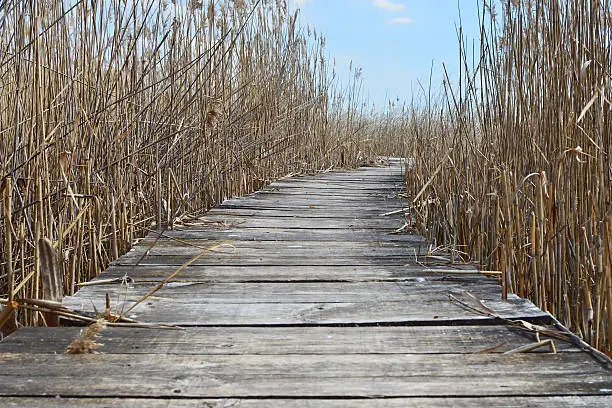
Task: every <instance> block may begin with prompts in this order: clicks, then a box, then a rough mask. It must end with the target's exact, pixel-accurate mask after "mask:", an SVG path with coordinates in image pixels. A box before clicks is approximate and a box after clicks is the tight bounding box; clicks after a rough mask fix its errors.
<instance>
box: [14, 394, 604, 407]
mask: <svg viewBox="0 0 612 408" xmlns="http://www.w3.org/2000/svg"><path fill="white" fill-rule="evenodd" d="M2 403H3V404H6V405H5V406H6V407H19V408H21V407H30V408H66V407H70V406H74V407H86V408H94V407H104V408H108V407H130V408H131V407H150V408H167V407H170V406H171V407H175V408H193V407H197V408H203V407H205V408H232V407H240V408H261V407H285V408H320V407H326V408H353V407H354V408H427V407H434V408H467V407H475V406H482V407H504V408H525V407H541V408H559V407H589V408H609V406H610V397H608V396H589V395H584V396H554V397H542V396H529V397H509V396H501V397H482V398H478V397H453V398H423V397H417V398H390V399H388V398H361V399H354V398H346V399H324V398H306V399H262V398H257V399H244V398H243V399H237V398H223V399H199V398H196V399H176V398H172V399H162V398H155V399H152V398H151V399H148V398H138V399H134V398H59V397H49V398H29V397H8V398H7V397H4V398H2Z"/></svg>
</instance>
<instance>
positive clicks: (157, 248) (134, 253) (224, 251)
mask: <svg viewBox="0 0 612 408" xmlns="http://www.w3.org/2000/svg"><path fill="white" fill-rule="evenodd" d="M222 242H223V241H222ZM189 244H190V245H187V244H181V243H177V242H173V241H157V242H155V241H154V242H151V244H150V245H149V246H144V245H141V246H138V247H135V248H132V250H131V251H130V252H128V253H127V254H126V255H125V256H124V257H122V258H121V259H132V258H133V257H140V256H142V255H144V254H146V255H147V256H148V257H155V256H157V257H168V256H187V257H194V256H196V255H198V254H200V253H201V252H202V251H203V250H205V249H206V248H210V247H209V246H207V245H206V242H198V241H195V243H189ZM199 244H204V245H199ZM223 245H225V246H221V247H216V248H215V249H213V250H212V251H214V252H211V253H210V255H211V256H212V257H219V258H223V257H232V258H238V257H239V258H245V259H248V258H249V257H277V256H278V255H279V253H282V254H283V255H285V256H288V257H314V256H319V257H321V258H330V257H336V256H338V255H339V254H341V256H342V257H343V258H346V257H356V258H363V257H402V256H403V257H410V256H412V257H414V255H427V253H428V251H429V248H428V247H426V246H425V245H424V244H423V243H419V242H416V243H404V245H398V244H396V243H388V245H385V246H382V245H375V244H372V245H368V244H367V243H364V242H361V243H355V244H354V245H353V243H351V242H335V243H334V244H333V245H331V244H330V243H320V242H316V241H312V242H310V243H301V242H299V241H298V242H295V241H284V242H277V243H272V242H270V241H266V242H263V243H260V242H256V241H253V242H251V241H237V242H234V241H226V243H224V244H223Z"/></svg>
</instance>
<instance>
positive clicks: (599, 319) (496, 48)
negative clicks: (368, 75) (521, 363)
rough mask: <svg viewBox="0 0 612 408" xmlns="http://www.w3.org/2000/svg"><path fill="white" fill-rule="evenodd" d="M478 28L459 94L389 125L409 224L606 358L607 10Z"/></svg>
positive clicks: (495, 18) (594, 7) (537, 9)
mask: <svg viewBox="0 0 612 408" xmlns="http://www.w3.org/2000/svg"><path fill="white" fill-rule="evenodd" d="M495 5H497V10H496V9H495V8H494V6H495ZM497 13H499V14H497ZM481 22H482V30H481V34H482V38H481V46H480V50H479V51H476V52H475V58H473V59H472V58H470V57H469V55H471V53H468V52H466V50H470V49H471V48H472V45H471V44H470V45H469V46H468V43H467V42H466V41H465V40H464V39H463V36H462V34H461V30H460V29H459V30H458V31H459V38H460V48H461V51H462V56H461V73H460V79H459V83H458V86H453V87H450V86H449V84H450V83H451V81H450V79H449V78H447V81H445V86H446V88H445V89H446V91H445V97H444V98H443V99H441V100H437V102H436V101H431V99H428V98H424V101H425V102H426V103H424V104H421V105H420V107H419V108H416V107H413V108H411V109H408V110H406V111H405V112H404V113H403V114H400V115H395V116H394V118H395V119H394V120H396V121H397V120H400V119H401V116H406V114H407V115H408V119H409V120H407V121H406V122H405V123H404V124H402V123H400V124H399V125H397V126H399V127H397V129H396V130H395V132H396V134H397V132H402V133H403V136H404V137H403V140H405V141H406V144H407V146H406V150H405V151H406V152H407V153H406V155H407V156H409V157H412V159H413V164H414V165H413V167H412V168H411V169H409V171H408V174H407V183H408V189H409V191H411V192H412V196H413V197H414V198H415V200H414V202H413V215H414V217H415V226H417V227H419V229H420V230H421V231H423V232H424V233H425V234H427V235H429V237H430V238H432V239H435V240H436V241H437V243H438V244H441V245H445V246H446V247H447V248H448V249H449V250H450V251H451V252H452V254H453V258H454V259H457V260H465V261H475V262H479V263H480V264H482V265H483V267H484V268H486V269H489V270H498V271H502V272H503V290H504V295H506V294H507V293H517V294H518V295H520V296H525V297H528V298H530V299H531V300H532V301H533V302H534V303H535V304H537V305H538V306H540V307H541V308H542V309H543V310H547V311H549V312H551V313H552V314H553V315H555V316H556V317H557V318H559V320H561V321H562V322H563V323H564V324H565V325H567V326H568V327H569V328H570V329H571V330H573V331H574V332H576V333H578V334H579V335H580V336H581V337H582V338H583V339H585V340H586V341H588V342H590V343H591V344H593V345H594V346H596V347H597V348H599V349H600V350H602V351H604V352H606V353H608V355H610V354H611V352H612V323H611V322H612V195H611V190H610V181H611V180H612V160H611V158H610V148H611V147H612V112H611V105H612V103H611V101H612V91H611V85H612V82H611V79H612V78H611V73H612V59H611V58H612V53H611V52H612V50H611V42H612V9H611V4H610V2H609V1H608V0H591V1H561V0H551V1H545V2H540V1H527V0H512V1H510V0H507V1H506V0H505V1H501V2H495V3H491V2H485V4H484V7H483V9H482V14H481ZM423 106H426V108H423ZM432 112H436V113H432ZM398 117H400V119H398ZM419 193H420V194H419Z"/></svg>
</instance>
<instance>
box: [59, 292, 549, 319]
mask: <svg viewBox="0 0 612 408" xmlns="http://www.w3.org/2000/svg"><path fill="white" fill-rule="evenodd" d="M116 296H118V295H114V296H113V297H116ZM111 300H113V299H111ZM92 302H93V305H92ZM64 303H65V304H66V306H68V307H70V308H73V309H77V310H81V311H88V312H90V313H94V312H95V311H96V310H98V311H100V310H104V305H105V302H104V298H88V297H85V296H75V297H71V298H66V301H65V302H64ZM131 304H132V301H130V302H126V304H125V306H123V303H122V300H121V299H119V300H118V301H117V300H114V301H113V303H112V308H113V311H116V312H119V313H121V312H122V311H123V310H127V306H128V305H131ZM487 305H488V306H489V307H491V308H492V309H494V310H496V311H497V312H498V313H499V315H501V316H503V317H506V318H522V319H532V318H547V316H548V315H547V314H545V313H543V312H542V311H540V310H539V309H537V308H535V307H534V306H533V304H532V303H531V302H529V301H526V300H523V299H517V298H515V297H514V296H512V297H509V299H508V302H501V301H488V302H487ZM94 307H95V308H94ZM128 317H130V318H133V319H137V320H140V321H143V322H151V323H165V324H173V325H179V326H214V325H218V326H228V325H230V326H262V325H263V326H270V325H352V324H398V325H416V324H432V323H438V324H441V325H442V324H451V323H453V322H455V323H457V322H467V321H469V322H473V323H471V324H476V323H477V322H478V321H491V319H490V318H488V317H484V316H480V315H474V313H472V312H469V311H466V310H464V309H463V308H460V307H458V306H456V307H451V305H450V304H448V303H440V302H429V303H425V304H422V305H419V307H418V308H416V307H415V305H414V304H411V303H408V302H375V301H362V302H331V303H326V302H319V303H312V302H307V303H188V304H185V303H183V304H180V303H177V302H175V301H172V300H168V299H165V298H162V297H161V296H159V297H156V298H154V299H149V300H147V301H146V302H143V303H141V304H139V305H138V306H137V307H136V308H135V309H134V310H133V311H132V312H130V313H129V315H128Z"/></svg>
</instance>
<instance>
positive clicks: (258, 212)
mask: <svg viewBox="0 0 612 408" xmlns="http://www.w3.org/2000/svg"><path fill="white" fill-rule="evenodd" d="M382 214H383V212H382V211H381V210H380V209H379V208H374V209H370V210H363V209H359V210H350V209H344V208H340V209H334V208H320V207H315V208H307V209H304V210H303V211H299V210H297V209H288V208H261V209H257V208H240V207H229V208H213V209H211V210H210V211H208V212H207V213H206V216H204V217H202V218H204V219H206V217H207V216H209V215H224V216H239V217H246V216H249V217H260V216H263V217H287V218H328V219H329V218H350V219H363V218H369V219H379V220H383V219H393V220H404V219H405V216H404V215H403V214H395V215H391V216H385V217H383V216H382Z"/></svg>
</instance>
